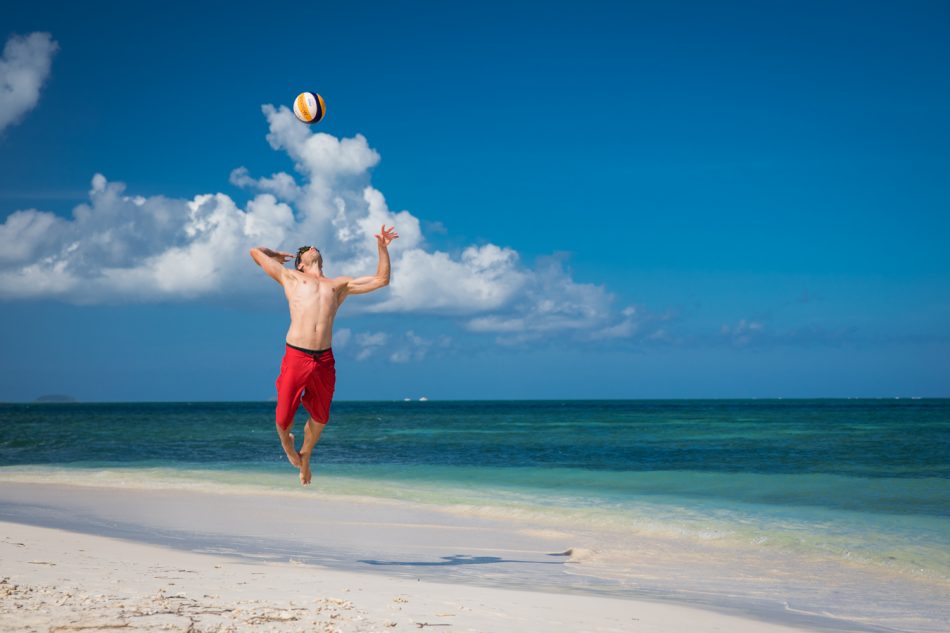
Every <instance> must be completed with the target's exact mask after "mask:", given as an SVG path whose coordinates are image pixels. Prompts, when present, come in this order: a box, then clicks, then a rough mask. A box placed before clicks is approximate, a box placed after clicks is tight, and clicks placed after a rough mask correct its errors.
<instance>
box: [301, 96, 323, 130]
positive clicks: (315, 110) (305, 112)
mask: <svg viewBox="0 0 950 633" xmlns="http://www.w3.org/2000/svg"><path fill="white" fill-rule="evenodd" d="M326 113H327V104H326V103H324V101H323V97H321V96H320V95H318V94H317V93H315V92H301V93H300V94H299V95H297V98H296V99H294V114H296V115H297V118H298V119H300V120H301V121H303V122H304V123H319V122H320V119H322V118H323V115H324V114H326Z"/></svg>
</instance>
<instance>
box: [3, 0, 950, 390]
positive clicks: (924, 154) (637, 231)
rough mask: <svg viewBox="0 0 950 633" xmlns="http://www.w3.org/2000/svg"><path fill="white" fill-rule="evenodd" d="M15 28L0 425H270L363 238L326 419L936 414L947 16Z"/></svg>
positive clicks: (240, 12) (337, 10) (15, 15)
mask: <svg viewBox="0 0 950 633" xmlns="http://www.w3.org/2000/svg"><path fill="white" fill-rule="evenodd" d="M26 5H27V3H20V4H19V6H13V7H10V8H7V9H5V11H4V19H3V21H2V24H0V38H3V43H4V44H6V49H5V52H4V57H3V62H2V63H0V89H2V90H0V95H2V96H0V332H2V334H0V336H2V339H0V343H2V348H3V354H2V356H0V400H11V401H22V400H31V399H33V398H35V397H37V396H40V395H43V394H49V393H67V394H71V395H74V396H75V397H77V398H79V399H80V400H88V401H92V400H266V399H268V398H271V397H272V396H273V382H274V379H275V378H276V372H277V369H278V365H279V361H280V354H281V352H282V341H283V335H284V333H285V331H286V326H287V316H286V307H285V302H284V299H283V297H282V294H281V292H280V289H279V288H278V287H277V286H276V285H274V284H273V282H270V281H269V280H267V279H266V278H265V277H264V276H263V275H262V274H261V272H260V271H259V270H258V269H256V267H255V266H254V264H253V262H252V261H251V260H250V258H249V257H247V245H248V244H249V243H252V242H253V240H255V239H257V238H260V240H262V241H263V240H265V239H271V240H272V241H275V242H278V241H279V242H281V243H267V242H266V241H265V245H268V246H272V247H283V248H293V247H296V246H298V245H300V244H305V243H306V244H309V243H316V244H318V245H320V246H321V247H322V248H324V249H325V253H326V254H327V262H326V267H327V273H328V274H331V275H333V274H351V273H353V272H356V271H359V270H361V268H360V267H361V266H362V267H363V268H366V271H365V272H367V273H369V272H371V271H372V269H373V264H372V263H371V262H370V260H369V259H367V257H368V256H370V255H371V254H372V249H373V239H372V235H371V233H366V234H365V237H366V239H365V240H361V239H360V237H359V236H360V235H361V233H360V231H363V230H364V229H365V228H366V227H367V226H368V222H370V221H372V220H374V219H379V218H383V219H390V220H393V221H394V222H395V223H396V225H397V228H398V229H399V230H400V232H401V233H402V234H403V238H401V240H400V241H397V242H396V243H395V244H394V245H393V249H392V253H393V259H394V272H393V284H392V285H391V286H390V287H389V288H387V289H384V290H383V291H380V292H379V293H376V294H375V295H371V296H366V297H354V298H352V299H350V300H348V302H347V304H346V305H345V306H344V307H343V309H342V310H341V313H340V315H339V317H338V320H337V339H336V340H335V341H334V347H335V348H336V352H337V367H338V383H337V395H338V397H339V398H341V399H389V398H402V397H406V396H408V397H419V396H421V395H427V396H428V397H430V398H453V399H456V398H472V399H478V398H667V397H811V396H816V397H818V396H883V397H890V396H950V360H948V359H950V325H948V324H950V249H948V248H947V246H946V244H947V241H948V240H947V236H948V235H950V230H948V229H950V220H948V211H950V178H948V176H950V73H948V72H947V68H948V67H950V8H948V6H947V5H946V4H945V3H939V2H930V3H927V2H911V3H901V4H900V5H899V6H898V5H895V4H893V3H867V2H861V3H843V2H832V3H802V2H797V3H769V4H768V5H767V6H765V5H762V4H761V3H751V2H750V3H719V4H716V5H715V6H713V5H712V4H711V3H675V2H655V3H583V4H582V3H573V4H572V3H550V2H549V3H518V4H516V5H513V6H512V5H509V4H508V3H491V2H486V3H478V4H477V5H472V6H468V7H463V6H460V5H453V4H450V3H434V2H432V3H429V2H412V3H398V4H397V3H360V2H355V3H346V4H342V3H341V4H340V5H339V6H326V7H318V6H314V7H311V8H309V9H307V10H304V11H301V10H299V9H297V8H296V7H295V6H294V5H293V4H290V3H269V4H267V5H266V6H263V7H262V6H260V5H258V4H256V3H255V4H250V3H240V2H230V3H210V2H209V3H202V4H201V5H200V6H197V7H195V6H191V5H190V4H186V3H181V4H175V3H171V4H168V5H162V6H160V5H158V4H153V5H143V4H140V3H96V2H93V3H83V4H81V5H77V4H76V3H52V5H51V4H50V3H44V4H43V5H38V6H37V7H36V8H34V7H30V6H26ZM44 34H45V35H44ZM31 82H32V83H31ZM302 90H315V91H318V92H320V93H321V94H322V95H323V96H324V98H325V99H326V101H327V108H328V114H327V117H326V119H325V120H324V121H323V122H322V123H320V124H319V125H318V126H314V127H312V128H306V127H305V126H303V125H302V124H301V125H299V126H296V127H295V126H294V125H293V122H292V121H290V120H289V119H288V116H289V115H288V113H287V112H286V107H289V106H290V105H291V104H292V101H293V98H294V96H295V95H296V94H297V93H298V92H300V91H302ZM4 91H5V92H4ZM240 168H243V169H240ZM235 170H238V171H235ZM274 174H286V176H281V177H279V178H276V179H275V178H272V176H273V175H274ZM97 175H98V176H97ZM281 179H283V180H281ZM278 181H280V182H282V183H283V185H279V184H278ZM288 182H289V183H290V184H289V185H288V184H287V183H288ZM367 192H369V193H367ZM340 205H342V207H341V206H340ZM341 208H342V209H344V210H343V211H340V209H341ZM195 209H197V210H195ZM337 212H339V215H334V214H336V213H337ZM212 256H213V259H209V257H212Z"/></svg>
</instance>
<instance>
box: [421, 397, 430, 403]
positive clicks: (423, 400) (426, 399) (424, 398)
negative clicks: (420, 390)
mask: <svg viewBox="0 0 950 633" xmlns="http://www.w3.org/2000/svg"><path fill="white" fill-rule="evenodd" d="M428 401H429V399H428V398H426V397H425V396H422V397H421V398H419V402H428Z"/></svg>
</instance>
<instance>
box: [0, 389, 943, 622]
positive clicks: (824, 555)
mask: <svg viewBox="0 0 950 633" xmlns="http://www.w3.org/2000/svg"><path fill="white" fill-rule="evenodd" d="M302 422H303V419H302V418H301V419H298V425H299V424H302ZM298 428H299V427H298ZM314 465H315V475H316V480H315V487H317V488H319V489H320V490H321V491H323V492H326V493H327V494H338V495H362V496H374V497H384V498H392V499H403V500H408V501H413V502H419V503H425V504H433V505H435V506H438V507H439V508H442V509H447V510H450V511H453V512H460V513H472V514H479V515H484V516H491V517H500V518H502V517H503V518H507V519H516V520H524V521H526V522H528V523H530V524H531V525H533V526H538V527H539V528H541V529H547V530H551V531H554V532H558V533H568V534H571V535H576V536H577V538H578V539H579V540H578V542H579V543H581V544H582V545H583V546H584V549H583V551H582V552H578V553H577V554H578V558H579V559H583V560H584V562H585V566H583V570H584V573H598V574H600V575H602V576H603V577H611V578H618V579H620V580H621V581H623V580H624V579H626V581H629V582H633V580H632V579H636V581H637V582H638V583H639V584H638V585H637V586H646V585H644V584H643V583H644V582H645V581H644V580H643V577H637V575H636V574H637V573H638V572H637V571H636V570H639V573H642V574H644V577H645V574H646V572H644V571H643V570H644V569H646V568H647V567H649V565H654V566H655V567H653V568H650V569H652V570H653V571H655V572H656V573H655V574H653V575H654V576H656V577H667V576H669V575H670V574H673V573H674V571H672V570H673V569H674V567H675V565H676V564H680V566H681V567H682V563H683V561H684V560H686V558H682V559H676V557H677V556H682V557H687V558H688V557H689V556H692V557H693V558H691V559H690V560H691V561H693V562H691V563H690V564H695V565H700V566H702V565H705V564H707V563H708V564H709V565H713V564H714V563H713V562H712V561H711V560H710V556H708V552H709V551H712V550H709V549H708V548H716V551H718V552H720V553H723V552H728V555H727V559H728V560H729V561H731V563H730V564H732V565H745V566H746V568H747V569H749V570H752V571H750V572H749V576H750V578H751V577H753V576H754V577H756V578H761V577H763V576H762V575H761V574H762V573H765V572H763V571H762V570H763V569H765V568H767V567H769V566H771V567H775V566H776V565H779V566H784V567H788V566H796V565H797V566H799V567H797V569H799V573H798V576H797V577H798V578H802V579H807V578H809V577H812V576H814V578H821V579H824V580H815V581H814V582H816V583H821V582H829V579H831V580H835V579H836V580H837V581H839V582H840V583H842V586H844V585H847V584H848V583H851V582H852V581H853V580H854V579H855V578H857V577H858V576H860V578H861V579H862V580H861V582H870V581H868V580H867V579H868V578H875V579H878V578H879V579H883V580H881V583H882V584H881V587H891V586H892V584H893V586H899V587H904V588H908V589H906V590H907V592H909V593H908V594H907V596H905V597H904V600H905V602H904V603H902V604H904V606H902V607H900V608H901V609H904V610H907V609H912V610H921V611H925V610H927V609H930V610H931V613H932V614H933V613H938V612H939V604H940V602H941V600H943V598H944V597H946V596H947V595H948V594H946V593H945V592H946V589H947V587H948V586H950V485H948V482H950V400H781V401H776V400H771V401H754V400H753V401H748V400H746V401H592V402H583V401H565V402H554V401H543V402H431V401H430V402H391V403H387V402H341V403H336V404H334V408H333V412H332V419H331V422H330V424H329V425H328V426H327V428H326V430H325V431H324V433H323V436H322V438H321V441H320V444H319V445H318V447H317V451H316V453H315V455H314ZM77 470H79V471H81V474H80V475H78V476H77V474H76V472H77ZM3 478H6V479H8V480H24V481H37V480H39V481H49V480H56V479H58V478H61V479H62V480H63V481H71V482H76V481H80V482H85V483H96V482H98V483H99V484H101V485H133V486H144V487H148V486H159V487H199V488H200V487H205V488H217V489H219V490H220V489H234V490H238V489H245V488H253V489H272V490H292V489H296V488H297V487H298V486H297V483H296V479H295V476H294V474H293V472H292V470H290V469H289V465H288V464H287V463H286V459H285V458H284V456H283V454H282V453H281V451H280V448H279V445H278V443H277V438H276V433H275V432H274V427H273V404H268V403H218V404H214V403H176V404H166V403H162V404H72V405H0V480H2V479H3ZM649 548H653V549H650V551H652V552H655V553H657V554H656V556H654V557H653V558H651V557H650V556H649V555H648V554H647V553H645V551H646V550H647V549H649ZM659 552H664V554H663V556H660V555H659ZM673 559H676V560H673ZM696 561H698V562H696ZM719 564H720V565H721V563H719ZM664 565H667V567H664ZM579 569H580V567H579ZM631 570H633V571H631ZM707 571H708V572H709V574H712V575H715V573H716V572H715V570H713V568H712V567H710V569H709V570H707ZM753 572H755V573H753ZM709 574H707V575H709ZM849 574H851V575H849ZM854 574H857V576H854ZM684 582H686V581H684ZM690 582H693V581H690ZM874 582H877V581H876V580H875V581H874ZM802 583H803V586H802V588H801V591H802V592H804V593H801V594H796V595H799V597H800V598H801V600H802V601H804V602H807V601H808V600H812V602H813V603H814V602H816V601H817V602H821V598H818V597H814V596H812V597H811V598H809V597H808V596H807V595H806V594H807V591H808V590H807V587H805V585H806V584H807V582H806V581H805V580H803V581H802ZM908 583H910V584H908ZM872 584H873V583H872ZM677 586H678V587H682V586H683V583H682V582H681V583H680V584H679V585H677ZM646 587H647V588H648V589H650V588H652V589H656V590H662V589H663V588H664V587H663V583H662V582H660V581H656V582H655V583H654V584H653V585H649V586H646ZM693 588H694V589H695V590H696V591H697V592H698V591H706V590H710V589H709V588H704V587H701V586H699V585H696V586H694V587H693ZM732 589H735V587H733V588H732ZM793 589H794V588H793ZM879 589H880V588H879ZM784 590H785V591H786V592H787V591H790V590H791V589H789V587H788V586H786V587H784ZM881 590H882V591H884V590H883V589H881ZM887 591H888V592H891V589H887ZM856 604H857V603H855V604H852V605H850V607H849V608H851V609H852V610H854V609H856V608H857V607H856ZM908 605H910V606H908ZM826 606H827V605H821V604H810V607H815V608H825V607H826ZM934 609H936V611H934ZM932 617H934V618H939V617H942V616H941V615H940V614H939V613H938V614H937V615H933V616H932ZM898 629H899V627H898ZM908 630H911V629H908ZM919 630H931V629H928V628H927V627H926V626H921V628H920V629H919Z"/></svg>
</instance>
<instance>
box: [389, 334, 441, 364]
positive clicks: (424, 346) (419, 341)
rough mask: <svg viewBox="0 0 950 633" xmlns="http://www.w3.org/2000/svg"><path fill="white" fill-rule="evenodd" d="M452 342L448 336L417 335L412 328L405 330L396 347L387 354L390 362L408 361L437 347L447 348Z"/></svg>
mask: <svg viewBox="0 0 950 633" xmlns="http://www.w3.org/2000/svg"><path fill="white" fill-rule="evenodd" d="M451 344H452V339H451V337H449V336H445V335H442V336H438V337H435V338H431V339H430V338H425V337H423V336H419V335H418V334H416V333H415V332H414V331H413V330H407V331H406V333H405V335H404V336H403V337H402V340H401V341H400V342H399V343H398V346H397V348H396V349H395V351H393V352H392V353H391V354H390V355H389V360H390V362H393V363H408V362H409V361H413V360H414V361H420V360H422V359H423V358H425V357H426V356H427V355H428V354H429V352H430V351H431V350H433V349H437V348H443V349H444V348H447V347H449V346H450V345H451Z"/></svg>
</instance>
